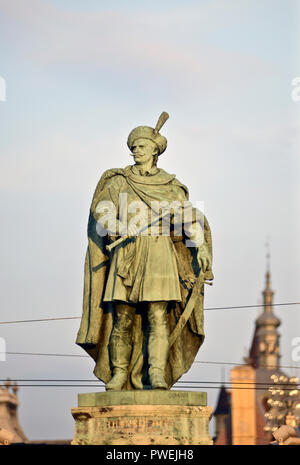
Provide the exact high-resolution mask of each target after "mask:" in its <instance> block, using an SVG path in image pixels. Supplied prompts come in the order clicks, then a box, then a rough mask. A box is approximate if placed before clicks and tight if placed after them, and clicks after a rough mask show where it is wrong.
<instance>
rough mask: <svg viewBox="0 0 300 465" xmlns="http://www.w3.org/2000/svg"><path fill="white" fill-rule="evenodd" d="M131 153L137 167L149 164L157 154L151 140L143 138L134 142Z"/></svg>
mask: <svg viewBox="0 0 300 465" xmlns="http://www.w3.org/2000/svg"><path fill="white" fill-rule="evenodd" d="M131 151H132V153H133V158H134V161H135V163H136V164H137V165H140V164H143V163H147V162H149V161H150V160H152V158H153V157H154V155H157V153H158V149H157V146H156V144H155V143H154V142H152V140H149V139H143V138H140V139H137V140H135V141H134V145H133V146H132V147H131Z"/></svg>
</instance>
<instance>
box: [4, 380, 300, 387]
mask: <svg viewBox="0 0 300 465" xmlns="http://www.w3.org/2000/svg"><path fill="white" fill-rule="evenodd" d="M1 381H2V382H3V381H5V382H7V378H6V379H0V382H1ZM9 381H10V382H20V383H95V384H94V385H93V386H97V387H101V386H104V384H105V383H103V381H100V380H97V379H11V378H9ZM178 383H180V384H185V385H186V384H195V385H197V384H216V385H218V386H221V385H225V384H228V385H230V386H232V385H235V384H238V385H246V386H248V385H249V386H264V387H275V388H276V387H278V386H280V387H281V386H288V387H289V388H291V389H295V386H296V384H291V383H278V384H276V383H271V382H265V383H262V382H255V381H249V382H246V381H225V382H222V383H220V382H219V381H204V380H201V381H191V380H188V381H177V382H176V383H175V385H177V384H178ZM26 386H27V384H26ZM53 386H56V385H55V384H53ZM57 386H61V385H60V384H58V385H57ZM293 386H294V387H293ZM178 387H179V386H178Z"/></svg>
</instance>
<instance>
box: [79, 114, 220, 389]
mask: <svg viewBox="0 0 300 465" xmlns="http://www.w3.org/2000/svg"><path fill="white" fill-rule="evenodd" d="M167 118H168V114H167V113H165V112H164V113H162V115H161V116H160V118H159V120H158V123H157V125H156V127H155V128H151V127H148V126H139V127H137V128H135V129H133V130H132V131H131V133H130V134H129V136H128V141H127V145H128V147H129V149H130V150H131V152H132V153H131V154H132V156H133V159H134V164H133V165H129V166H126V168H119V169H110V170H108V171H106V172H105V173H104V174H103V175H102V177H101V179H100V181H99V183H98V185H97V188H96V191H95V193H94V197H93V201H92V205H91V210H90V217H89V224H88V250H87V254H86V260H85V276H84V299H83V314H82V320H81V326H80V329H79V332H78V335H77V340H76V343H77V344H78V345H80V346H81V347H83V348H84V349H85V350H86V351H87V352H88V353H89V355H90V356H91V357H93V359H94V360H95V362H96V365H95V369H94V374H95V375H96V376H97V377H98V378H99V379H101V380H102V381H103V382H104V383H105V384H106V389H107V390H125V389H127V390H131V389H170V388H171V386H172V385H173V384H174V383H175V382H176V381H177V380H178V379H179V378H180V377H181V376H182V374H183V373H185V372H186V371H188V369H189V368H190V366H191V364H192V363H193V361H194V358H195V356H196V354H197V352H198V350H199V348H200V346H201V344H202V343H203V340H204V328H203V298H204V283H205V282H206V283H208V284H209V282H210V281H211V280H212V279H213V274H212V270H211V266H212V242H211V233H210V228H209V225H208V222H207V220H206V218H205V217H204V215H203V214H201V212H199V211H198V210H197V209H195V208H193V207H192V206H191V204H190V202H189V201H188V198H189V194H188V189H187V187H186V186H184V185H183V184H181V182H180V181H178V179H177V178H176V176H175V175H174V174H169V173H167V172H166V171H164V170H163V169H161V168H158V167H157V161H158V158H159V156H160V155H162V153H163V152H164V151H165V150H166V147H167V140H166V138H165V137H164V136H162V135H161V134H160V132H159V131H160V129H161V127H162V125H163V124H164V122H165V121H166V119H167Z"/></svg>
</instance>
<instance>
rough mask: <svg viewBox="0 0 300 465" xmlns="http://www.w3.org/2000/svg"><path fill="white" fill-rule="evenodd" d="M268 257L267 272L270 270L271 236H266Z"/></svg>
mask: <svg viewBox="0 0 300 465" xmlns="http://www.w3.org/2000/svg"><path fill="white" fill-rule="evenodd" d="M265 246H266V251H267V253H266V259H267V273H268V272H270V261H271V252H270V236H267V238H266V243H265Z"/></svg>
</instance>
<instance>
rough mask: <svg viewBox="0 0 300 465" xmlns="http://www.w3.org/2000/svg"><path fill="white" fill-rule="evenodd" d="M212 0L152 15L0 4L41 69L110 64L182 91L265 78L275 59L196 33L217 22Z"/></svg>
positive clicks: (33, 2) (36, 1)
mask: <svg viewBox="0 0 300 465" xmlns="http://www.w3.org/2000/svg"><path fill="white" fill-rule="evenodd" d="M230 3H231V8H234V5H233V4H234V2H230ZM212 4H213V5H211V6H210V7H207V6H204V5H201V7H194V8H191V7H187V8H174V9H171V10H170V11H164V10H163V11H161V12H160V14H159V15H157V12H156V11H151V12H146V13H144V14H143V13H142V12H141V11H139V10H137V11H128V12H127V11H124V9H123V10H119V11H118V10H100V11H95V12H93V13H91V12H84V11H80V12H78V11H77V12H76V11H73V10H65V9H63V8H58V7H55V6H53V5H52V4H50V3H49V2H47V1H41V0H26V1H25V0H20V1H17V2H10V1H8V0H1V1H0V8H1V10H2V13H4V14H5V15H6V16H7V17H9V18H10V20H11V21H12V22H17V23H18V29H19V31H17V32H16V27H14V28H13V29H14V34H15V33H16V34H17V36H18V39H17V40H18V41H19V47H20V50H22V49H23V50H24V51H25V55H26V57H27V58H29V59H30V60H32V61H33V62H34V63H35V64H36V65H39V66H41V67H48V66H50V67H51V66H55V65H63V66H65V65H73V66H81V67H82V66H86V72H87V73H88V72H89V71H90V70H91V69H92V70H94V71H95V70H97V69H98V70H99V71H101V70H105V71H107V70H108V69H111V70H112V71H114V72H116V71H117V72H118V73H122V74H123V75H126V74H127V76H129V77H131V78H132V79H134V78H135V75H137V76H141V75H142V74H146V75H147V76H149V79H151V76H153V77H154V78H155V77H156V76H159V78H160V79H161V80H162V82H166V81H168V82H169V83H170V85H171V86H172V83H173V84H174V83H179V85H181V86H182V88H183V89H184V90H185V91H186V92H190V91H191V89H192V88H193V90H194V92H196V93H197V92H199V91H200V92H201V93H206V92H210V93H214V94H217V93H218V91H220V89H223V88H224V86H225V87H230V88H236V87H237V86H242V85H245V82H247V81H253V80H255V79H257V78H258V77H259V76H261V75H264V76H265V75H270V76H271V75H272V74H273V73H274V65H273V64H271V63H268V62H267V61H263V60H261V59H260V58H258V57H257V56H255V55H254V54H251V53H248V54H246V53H240V52H238V51H234V50H230V49H225V48H224V47H222V46H218V45H214V44H213V42H211V43H209V41H207V40H206V41H205V40H202V35H201V34H203V32H205V30H207V29H208V27H209V28H210V29H212V30H214V27H216V29H217V30H218V27H219V24H220V21H221V19H220V16H218V15H216V3H215V2H212ZM244 5H245V2H243V6H244ZM219 7H220V2H218V8H219ZM235 8H237V6H236V4H235ZM222 10H223V8H222ZM221 17H222V14H221ZM182 25H184V26H185V27H182ZM185 31H188V32H189V34H190V36H189V40H186V37H185V35H186V33H185ZM191 31H192V35H191ZM193 35H194V39H193ZM28 37H29V38H28ZM30 37H31V39H30ZM11 40H16V39H14V37H11ZM20 53H21V52H20ZM120 79H122V78H121V77H120Z"/></svg>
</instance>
